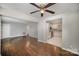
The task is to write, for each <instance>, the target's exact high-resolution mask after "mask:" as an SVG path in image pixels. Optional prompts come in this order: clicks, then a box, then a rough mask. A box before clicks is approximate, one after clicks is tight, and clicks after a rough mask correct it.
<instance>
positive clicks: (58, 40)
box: [47, 19, 62, 47]
mask: <svg viewBox="0 0 79 59" xmlns="http://www.w3.org/2000/svg"><path fill="white" fill-rule="evenodd" d="M47 23H48V40H47V43H50V44H53V45H55V46H58V47H61V45H62V19H55V20H51V21H47Z"/></svg>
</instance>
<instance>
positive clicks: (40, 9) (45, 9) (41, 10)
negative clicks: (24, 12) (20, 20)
mask: <svg viewBox="0 0 79 59" xmlns="http://www.w3.org/2000/svg"><path fill="white" fill-rule="evenodd" d="M30 4H31V5H33V6H35V7H37V8H38V9H39V10H36V11H33V12H30V14H33V13H36V12H40V13H41V17H43V14H44V12H48V13H51V14H55V12H54V11H50V10H48V9H47V8H48V7H50V6H52V5H54V4H56V3H48V4H47V5H43V4H41V5H40V6H38V5H36V4H35V3H30Z"/></svg>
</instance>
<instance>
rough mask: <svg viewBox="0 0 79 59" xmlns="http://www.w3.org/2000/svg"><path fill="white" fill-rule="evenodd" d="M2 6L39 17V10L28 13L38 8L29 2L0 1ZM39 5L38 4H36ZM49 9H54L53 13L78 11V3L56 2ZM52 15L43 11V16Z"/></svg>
mask: <svg viewBox="0 0 79 59" xmlns="http://www.w3.org/2000/svg"><path fill="white" fill-rule="evenodd" d="M0 5H1V6H2V8H8V9H14V10H16V11H19V12H22V13H24V14H26V15H29V16H32V17H35V18H41V16H40V12H37V13H34V14H30V12H32V11H35V10H38V8H36V7H35V6H33V5H31V4H29V3H2V4H0ZM37 5H39V4H37ZM48 9H49V10H51V11H55V14H54V15H56V14H61V13H67V12H75V11H79V4H78V3H56V4H54V5H52V6H51V7H49V8H48ZM49 16H53V14H50V13H47V12H45V14H44V17H49Z"/></svg>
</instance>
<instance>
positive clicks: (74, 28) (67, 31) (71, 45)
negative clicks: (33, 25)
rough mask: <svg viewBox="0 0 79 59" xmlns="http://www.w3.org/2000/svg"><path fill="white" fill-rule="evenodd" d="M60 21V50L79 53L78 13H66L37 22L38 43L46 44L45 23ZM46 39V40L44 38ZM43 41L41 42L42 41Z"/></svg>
mask: <svg viewBox="0 0 79 59" xmlns="http://www.w3.org/2000/svg"><path fill="white" fill-rule="evenodd" d="M60 18H61V19H62V21H63V22H62V42H63V44H62V46H61V47H62V48H65V49H68V50H71V51H75V52H77V53H79V46H78V45H79V13H67V14H60V15H57V16H54V17H49V18H46V19H45V20H43V21H40V22H39V25H38V27H39V28H38V29H39V30H38V33H39V34H38V39H39V41H40V40H41V41H44V42H46V41H47V40H48V38H47V36H48V35H47V34H46V33H47V32H48V29H47V27H48V26H47V23H46V21H48V20H49V21H50V20H54V19H60ZM45 37H46V38H45ZM42 39H43V40H42ZM54 45H56V44H54Z"/></svg>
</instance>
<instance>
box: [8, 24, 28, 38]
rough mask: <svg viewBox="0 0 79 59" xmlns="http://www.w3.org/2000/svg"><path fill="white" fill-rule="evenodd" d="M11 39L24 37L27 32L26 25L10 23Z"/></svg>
mask: <svg viewBox="0 0 79 59" xmlns="http://www.w3.org/2000/svg"><path fill="white" fill-rule="evenodd" d="M10 29H11V30H10V37H17V36H23V33H24V32H25V33H26V32H27V30H26V24H23V23H10Z"/></svg>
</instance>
